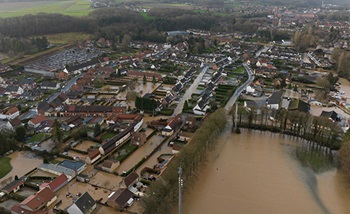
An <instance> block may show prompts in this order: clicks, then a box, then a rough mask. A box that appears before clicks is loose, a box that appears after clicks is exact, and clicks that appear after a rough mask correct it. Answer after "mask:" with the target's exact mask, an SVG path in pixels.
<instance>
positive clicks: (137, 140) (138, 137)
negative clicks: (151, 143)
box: [130, 132, 147, 146]
mask: <svg viewBox="0 0 350 214" xmlns="http://www.w3.org/2000/svg"><path fill="white" fill-rule="evenodd" d="M146 141H147V137H146V134H145V133H144V132H134V133H133V134H132V135H131V142H130V143H131V145H137V146H143V145H144V144H145V142H146Z"/></svg>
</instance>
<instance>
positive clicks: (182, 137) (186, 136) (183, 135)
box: [178, 132, 193, 142]
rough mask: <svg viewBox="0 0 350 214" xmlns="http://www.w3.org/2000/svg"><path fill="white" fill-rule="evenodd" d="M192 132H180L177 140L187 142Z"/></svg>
mask: <svg viewBox="0 0 350 214" xmlns="http://www.w3.org/2000/svg"><path fill="white" fill-rule="evenodd" d="M192 136H193V134H192V133H190V132H180V133H179V135H178V140H180V141H183V142H188V141H190V140H191V138H192Z"/></svg>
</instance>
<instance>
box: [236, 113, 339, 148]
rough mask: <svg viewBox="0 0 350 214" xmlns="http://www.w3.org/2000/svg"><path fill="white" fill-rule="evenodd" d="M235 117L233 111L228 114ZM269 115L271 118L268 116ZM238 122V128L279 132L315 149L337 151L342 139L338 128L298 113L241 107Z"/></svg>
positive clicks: (324, 121)
mask: <svg viewBox="0 0 350 214" xmlns="http://www.w3.org/2000/svg"><path fill="white" fill-rule="evenodd" d="M231 112H232V113H234V111H233V110H232V111H231ZM271 115H272V116H271ZM237 116H238V118H235V115H234V114H233V120H235V119H237V122H238V127H243V128H250V129H258V130H263V131H272V132H279V133H283V134H288V135H292V136H296V137H300V138H303V139H305V140H308V141H310V142H311V143H312V144H316V145H317V146H318V147H328V148H330V149H333V150H338V149H339V148H340V146H341V138H342V135H343V132H342V129H341V127H340V126H339V125H338V124H337V123H334V122H331V121H330V120H329V119H328V118H325V117H316V116H313V115H311V114H309V113H304V112H300V111H287V110H285V109H279V110H273V109H266V108H262V109H260V113H259V114H258V111H254V110H250V111H247V110H246V109H245V108H243V107H240V108H239V111H238V115H237Z"/></svg>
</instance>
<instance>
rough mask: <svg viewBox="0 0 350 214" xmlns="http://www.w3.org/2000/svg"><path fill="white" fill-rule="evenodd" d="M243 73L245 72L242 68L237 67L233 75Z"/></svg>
mask: <svg viewBox="0 0 350 214" xmlns="http://www.w3.org/2000/svg"><path fill="white" fill-rule="evenodd" d="M244 72H245V69H244V67H243V66H241V67H238V68H236V69H235V70H234V71H233V73H235V74H244Z"/></svg>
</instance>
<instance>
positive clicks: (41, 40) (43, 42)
mask: <svg viewBox="0 0 350 214" xmlns="http://www.w3.org/2000/svg"><path fill="white" fill-rule="evenodd" d="M47 46H48V41H47V39H46V37H37V38H32V39H28V38H16V37H8V36H3V35H1V34H0V52H3V53H6V54H8V55H10V56H14V55H15V54H17V53H25V54H26V53H34V52H37V51H41V50H44V49H46V48H47Z"/></svg>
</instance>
